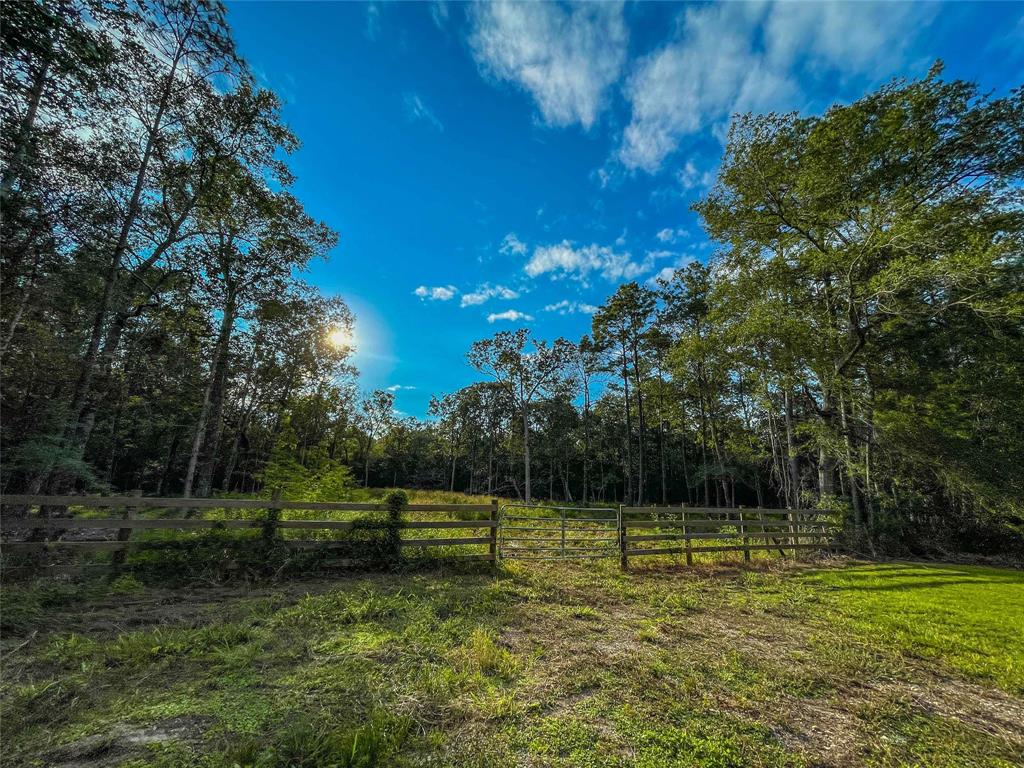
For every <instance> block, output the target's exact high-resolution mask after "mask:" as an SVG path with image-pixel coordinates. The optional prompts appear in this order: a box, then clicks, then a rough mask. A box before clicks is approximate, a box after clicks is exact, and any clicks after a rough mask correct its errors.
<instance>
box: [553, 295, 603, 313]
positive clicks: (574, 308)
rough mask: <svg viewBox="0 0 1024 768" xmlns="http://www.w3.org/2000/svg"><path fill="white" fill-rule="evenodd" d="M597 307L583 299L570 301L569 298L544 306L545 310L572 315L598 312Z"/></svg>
mask: <svg viewBox="0 0 1024 768" xmlns="http://www.w3.org/2000/svg"><path fill="white" fill-rule="evenodd" d="M597 309H598V308H597V307H595V306H594V305H593V304H587V303H586V302H582V301H569V300H568V299H562V300H561V301H558V302H555V303H554V304H548V305H547V306H546V307H544V311H545V312H557V313H558V314H560V315H571V314H576V313H579V314H582V315H592V314H594V313H595V312H597Z"/></svg>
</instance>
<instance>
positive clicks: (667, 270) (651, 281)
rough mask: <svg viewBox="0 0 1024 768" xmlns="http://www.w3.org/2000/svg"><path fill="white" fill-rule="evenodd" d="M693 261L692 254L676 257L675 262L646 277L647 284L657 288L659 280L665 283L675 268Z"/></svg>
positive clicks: (680, 267) (674, 271)
mask: <svg viewBox="0 0 1024 768" xmlns="http://www.w3.org/2000/svg"><path fill="white" fill-rule="evenodd" d="M695 261H696V259H695V258H693V256H689V255H682V256H680V257H679V258H677V259H676V261H675V263H674V264H673V265H672V266H671V267H662V268H661V269H659V270H658V271H657V272H656V273H655V274H653V275H651V276H650V277H649V278H647V284H648V285H650V286H652V287H654V288H657V287H658V282H659V281H663V282H666V283H667V282H668V281H669V280H671V279H672V276H673V275H674V274H675V273H676V270H677V269H682V268H683V267H685V266H686V265H687V264H692V263H693V262H695Z"/></svg>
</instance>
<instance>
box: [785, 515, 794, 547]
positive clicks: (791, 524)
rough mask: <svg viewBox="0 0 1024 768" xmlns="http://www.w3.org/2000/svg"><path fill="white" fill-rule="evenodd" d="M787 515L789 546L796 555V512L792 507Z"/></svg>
mask: <svg viewBox="0 0 1024 768" xmlns="http://www.w3.org/2000/svg"><path fill="white" fill-rule="evenodd" d="M786 516H787V517H788V518H789V546H790V549H791V551H792V553H793V557H796V512H795V511H793V509H790V510H789V513H788V514H787V515H786Z"/></svg>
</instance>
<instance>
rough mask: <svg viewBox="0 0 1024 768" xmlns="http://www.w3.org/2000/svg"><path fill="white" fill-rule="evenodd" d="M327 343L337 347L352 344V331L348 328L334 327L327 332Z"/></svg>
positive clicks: (340, 347) (341, 347)
mask: <svg viewBox="0 0 1024 768" xmlns="http://www.w3.org/2000/svg"><path fill="white" fill-rule="evenodd" d="M327 343H328V344H330V345H331V346H332V347H334V348H335V349H343V348H345V347H351V346H352V332H351V331H349V330H348V329H346V328H333V329H331V330H330V331H329V332H328V333H327Z"/></svg>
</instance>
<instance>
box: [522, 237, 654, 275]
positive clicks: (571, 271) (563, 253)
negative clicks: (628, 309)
mask: <svg viewBox="0 0 1024 768" xmlns="http://www.w3.org/2000/svg"><path fill="white" fill-rule="evenodd" d="M671 255H674V254H671V253H669V252H668V251H650V252H648V253H647V254H646V255H645V256H644V258H643V260H642V261H639V262H637V261H634V260H633V257H632V255H631V254H630V253H629V252H628V251H624V252H621V253H620V252H617V251H614V250H613V249H612V248H609V247H608V246H606V245H597V244H591V245H586V246H582V247H580V248H576V247H575V246H574V245H573V244H572V243H571V242H570V241H569V240H563V241H562V242H560V243H555V244H554V245H542V246H537V247H536V248H535V249H534V251H533V255H532V256H531V257H530V260H529V261H528V262H527V263H526V266H525V267H524V269H525V270H526V274H528V275H529V276H530V277H538V276H539V275H544V274H551V276H552V278H553V279H556V280H557V279H561V278H563V277H570V278H572V279H573V280H580V281H586V279H587V278H588V276H589V275H590V274H591V273H592V272H596V273H598V274H600V275H601V276H602V277H603V278H604V279H605V280H607V281H608V282H616V281H619V280H634V279H636V278H637V277H639V276H640V275H643V274H644V273H646V272H650V271H651V270H652V269H653V268H654V264H655V261H657V260H658V259H659V258H665V257H666V256H671Z"/></svg>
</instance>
